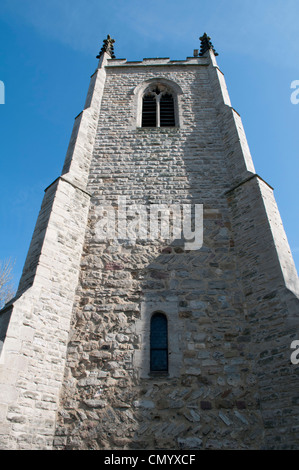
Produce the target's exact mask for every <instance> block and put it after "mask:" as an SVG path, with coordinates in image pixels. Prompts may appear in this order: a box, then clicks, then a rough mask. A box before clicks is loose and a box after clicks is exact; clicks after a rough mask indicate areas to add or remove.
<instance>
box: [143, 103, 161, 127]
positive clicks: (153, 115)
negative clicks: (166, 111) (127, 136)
mask: <svg viewBox="0 0 299 470" xmlns="http://www.w3.org/2000/svg"><path fill="white" fill-rule="evenodd" d="M142 104H143V108H142V127H156V125H157V124H156V122H157V103H156V100H155V97H154V96H153V95H146V96H144V97H143V103H142Z"/></svg>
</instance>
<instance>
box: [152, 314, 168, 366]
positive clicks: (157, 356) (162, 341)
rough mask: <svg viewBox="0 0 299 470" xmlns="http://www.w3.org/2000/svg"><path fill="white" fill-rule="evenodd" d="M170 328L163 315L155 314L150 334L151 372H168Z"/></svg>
mask: <svg viewBox="0 0 299 470" xmlns="http://www.w3.org/2000/svg"><path fill="white" fill-rule="evenodd" d="M167 330H168V327H167V318H166V316H165V315H164V314H163V313H154V315H153V316H152V319H151V332H150V370H151V372H167V371H168V331H167Z"/></svg>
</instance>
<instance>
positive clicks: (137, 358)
mask: <svg viewBox="0 0 299 470" xmlns="http://www.w3.org/2000/svg"><path fill="white" fill-rule="evenodd" d="M211 54H212V53H211ZM209 63H210V62H209V60H208V58H204V59H196V60H193V61H192V60H191V61H190V62H188V61H187V62H184V63H182V64H179V63H174V62H173V63H172V62H169V61H167V60H164V62H163V60H162V59H161V60H157V61H154V60H152V61H151V62H150V61H148V62H145V61H144V62H143V63H142V64H129V63H125V62H124V63H120V61H109V63H108V66H107V67H106V74H107V75H106V82H105V87H104V94H103V99H102V107H101V114H100V118H99V124H98V130H97V138H96V144H95V149H94V154H93V160H92V163H91V170H90V177H89V183H88V191H89V192H90V193H91V194H92V198H91V207H90V213H89V223H88V228H87V231H86V238H85V245H84V252H83V256H82V261H81V275H80V282H79V286H78V289H77V294H76V303H75V306H74V312H73V319H72V328H71V333H70V342H69V348H68V361H67V367H66V374H65V382H64V387H63V394H62V401H61V409H60V414H59V419H58V426H57V430H56V438H55V442H54V445H55V447H57V448H63V449H78V448H79V449H104V448H106V449H138V448H142V449H146V448H147V449H180V448H184V449H190V448H191V449H201V448H205V449H218V448H222V449H230V448H233V449H234V448H235V449H246V448H249V449H254V448H270V447H272V446H274V447H275V446H277V447H279V446H282V447H283V446H284V445H286V440H284V439H283V438H282V439H279V434H280V432H281V430H282V428H281V426H280V428H279V429H280V431H279V432H278V433H274V434H275V435H273V432H272V430H270V428H271V426H272V428H271V429H273V426H275V424H273V423H274V422H275V420H274V421H272V424H271V425H270V426H269V425H268V424H267V416H269V409H270V410H271V406H270V408H269V406H268V405H266V404H265V405H261V399H263V400H267V399H268V398H267V396H266V395H267V392H266V389H267V387H269V384H270V383H271V379H272V377H273V375H275V374H276V375H277V372H276V367H277V362H276V361H275V360H274V361H273V363H272V364H271V363H270V362H269V364H270V371H269V374H267V373H266V372H267V368H268V369H269V366H265V364H264V362H263V357H264V356H263V355H264V354H265V352H262V351H264V350H265V349H267V346H266V343H265V342H266V341H267V335H268V325H267V318H269V317H268V316H269V311H270V310H271V312H272V316H276V318H277V317H280V315H281V314H282V312H284V317H282V320H281V321H282V323H283V322H284V320H285V319H286V318H287V317H288V312H287V310H286V304H285V302H284V301H283V299H282V297H281V295H280V294H279V296H278V297H279V298H278V299H277V302H274V301H273V299H272V297H271V292H273V290H274V289H276V288H277V287H278V284H277V283H276V281H275V280H273V272H274V273H275V275H274V277H276V276H277V278H279V280H280V282H281V284H280V286H281V288H282V289H284V291H285V292H288V293H289V295H291V296H292V295H293V294H291V293H290V291H288V290H287V289H286V286H285V280H284V279H283V277H282V276H281V268H280V263H279V260H278V256H277V247H275V246H274V245H273V243H272V244H271V245H270V246H269V249H268V261H267V260H264V258H263V253H264V251H265V246H268V245H267V244H268V243H270V239H271V237H272V235H271V233H272V232H271V229H270V228H269V219H268V216H269V209H267V208H266V209H265V206H264V205H263V197H262V196H261V194H260V193H259V192H253V193H251V192H250V193H243V192H242V191H244V189H240V190H236V191H234V192H233V193H231V191H230V190H232V189H233V188H234V187H235V186H236V185H238V184H240V183H243V181H244V180H246V179H249V178H252V182H251V183H248V185H249V186H248V188H251V187H250V184H251V185H252V184H256V181H258V180H259V179H258V178H257V177H256V176H255V171H254V166H253V164H252V159H251V156H250V151H249V148H248V145H247V141H246V137H245V133H244V130H243V127H242V123H241V119H240V117H239V115H238V114H237V113H236V111H235V110H233V109H232V108H231V106H230V102H229V98H228V95H227V91H226V87H225V83H224V79H223V76H222V74H221V72H220V71H219V70H218V68H217V67H216V65H215V63H214V58H213V57H212V60H211V63H210V65H209V66H208V64H209ZM155 77H156V78H157V77H158V78H159V79H164V80H169V81H173V82H174V83H176V84H177V85H178V86H179V87H180V89H181V90H182V94H181V95H180V96H179V97H178V99H179V106H180V121H181V122H180V127H179V128H171V129H144V128H143V129H140V128H136V122H137V117H136V115H137V112H138V107H137V105H136V99H135V95H134V90H135V89H136V87H138V86H139V87H142V83H144V82H145V81H147V80H150V79H152V78H155ZM254 182H255V183H254ZM242 187H243V186H242ZM244 188H245V186H244ZM246 188H247V186H246ZM251 189H252V188H251ZM120 195H121V196H126V199H127V203H128V204H132V203H139V204H147V205H148V204H155V203H165V204H171V203H190V204H203V205H204V244H203V247H202V248H201V249H200V250H198V251H186V250H185V249H184V244H183V243H182V241H181V240H177V241H175V242H173V243H170V244H169V243H167V241H163V240H156V241H155V240H153V241H151V242H142V241H138V240H137V241H136V243H130V242H126V241H115V240H111V241H108V242H107V241H105V240H100V239H99V238H98V237H97V221H98V214H99V208H100V207H102V206H103V205H105V204H107V203H108V202H109V203H110V204H113V205H114V206H115V207H116V206H117V198H118V196H120ZM255 197H256V198H257V199H256V200H257V204H259V205H261V206H262V208H261V209H259V208H258V207H257V206H256V205H255V204H252V203H253V202H254V201H253V199H254V198H255ZM235 201H236V202H235ZM235 204H236V205H237V206H238V210H239V212H237V213H235ZM246 207H248V209H249V210H251V211H252V213H250V214H249V215H247V213H246V211H245V208H246ZM261 210H262V214H261V215H260V211H261ZM267 210H268V212H267ZM271 210H272V209H271V208H270V211H271ZM255 211H257V214H255ZM270 215H271V214H270ZM247 217H248V218H247ZM252 218H253V219H255V218H257V219H256V220H257V222H256V224H251V220H252ZM278 223H279V220H278ZM247 224H248V225H249V227H248V226H247ZM251 225H253V229H252V228H251ZM246 228H247V229H248V232H246V239H245V235H244V238H242V233H243V231H246ZM279 230H282V232H283V229H282V228H281V227H280V229H279ZM244 252H245V255H244ZM286 258H288V261H290V254H288V255H287V256H286ZM286 258H285V259H286ZM256 259H259V260H261V263H260V264H259V265H258V268H257V269H258V273H257V275H256V278H255V279H254V280H253V279H252V278H250V276H249V275H248V271H249V270H250V263H251V262H252V263H253V267H252V270H253V271H254V266H255V260H256ZM269 260H272V261H271V262H270V261H269ZM264 261H265V262H264ZM288 261H287V263H288ZM290 262H291V261H290ZM269 263H270V264H269ZM291 271H292V269H291ZM253 276H254V275H253ZM265 276H266V277H267V282H263V278H264V277H265ZM291 277H292V279H293V280H294V279H296V274H295V272H294V271H292V274H291ZM272 281H273V282H272ZM251 283H252V284H251ZM247 285H252V289H254V290H255V293H254V296H253V297H252V298H248V296H249V294H248V291H247V288H246V286H247ZM261 290H262V291H263V297H264V298H263V299H261V297H260V295H261V293H260V291H261ZM280 292H281V291H280ZM277 295H278V294H277ZM252 299H254V300H253V301H252ZM294 300H295V302H297V300H296V298H295V297H294ZM163 306H164V308H163ZM296 308H297V307H296V305H295V307H294V309H295V310H294V311H296ZM157 310H160V311H164V313H165V314H166V315H167V317H168V322H169V325H170V329H171V331H172V340H171V342H170V355H169V361H170V368H169V375H168V376H165V375H163V374H160V376H159V375H158V376H157V375H156V374H150V373H149V372H150V371H149V369H148V364H149V361H148V352H149V351H148V343H149V319H150V316H151V314H152V313H153V312H154V311H157ZM266 311H267V313H266ZM254 312H256V315H259V316H260V317H261V320H260V323H257V321H255V320H254V319H253V318H254V315H255V313H254ZM274 312H275V313H274ZM262 318H263V319H262ZM295 322H296V319H295ZM260 328H261V330H260ZM273 328H276V330H275V334H276V336H277V337H281V330H280V329H279V327H278V326H277V325H276V324H275V321H274V322H273ZM292 332H294V330H292ZM282 335H283V337H284V339H281V340H280V341H281V344H282V348H283V349H284V352H287V348H288V347H289V345H290V338H291V333H290V331H289V330H288V331H287V332H286V333H284V332H282ZM257 345H258V347H257ZM269 354H270V352H269ZM284 364H285V365H287V366H288V367H289V372H290V373H291V376H290V379H291V380H290V381H291V382H292V383H293V388H292V390H290V392H289V397H291V396H292V397H294V393H295V390H294V383H295V382H294V375H292V374H293V372H292V370H291V367H290V363H289V359H288V357H287V354H285V355H284V357H283V359H282V360H281V367H283V365H284ZM292 367H294V366H292ZM271 376H272V377H271ZM259 382H261V383H259ZM275 394H276V398H275V397H273V400H274V402H273V403H275V399H276V403H277V406H279V407H280V406H282V405H281V402H280V396H279V395H280V389H279V381H278V386H277V388H276V391H275ZM265 403H266V402H265ZM278 403H279V405H278ZM273 411H274V410H273V409H272V414H271V413H270V415H271V418H269V419H273V418H274V415H275V413H274V412H273ZM267 413H268V415H267ZM283 413H284V411H283V410H282V411H281V414H283ZM276 414H277V413H276ZM287 419H288V420H289V421H288V428H289V429H288V430H286V431H285V436H286V438H287V436H290V433H293V434H292V435H293V438H292V439H291V441H290V443H289V445H290V446H293V445H295V438H294V429H293V430H292V431H291V428H292V423H293V421H292V420H291V417H290V415H288V418H287ZM276 423H277V421H276Z"/></svg>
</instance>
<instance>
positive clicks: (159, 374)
mask: <svg viewBox="0 0 299 470" xmlns="http://www.w3.org/2000/svg"><path fill="white" fill-rule="evenodd" d="M148 376H149V377H153V378H158V377H169V372H168V371H152V372H149V374H148Z"/></svg>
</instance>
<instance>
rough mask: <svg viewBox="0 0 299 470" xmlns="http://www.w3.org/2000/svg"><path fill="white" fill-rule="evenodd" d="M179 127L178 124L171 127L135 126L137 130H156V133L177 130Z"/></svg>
mask: <svg viewBox="0 0 299 470" xmlns="http://www.w3.org/2000/svg"><path fill="white" fill-rule="evenodd" d="M179 129H180V128H179V127H178V126H173V127H170V126H169V127H136V130H137V131H138V132H156V133H159V134H160V133H161V134H162V133H164V134H165V133H166V132H169V131H172V132H173V131H178V130H179Z"/></svg>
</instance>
